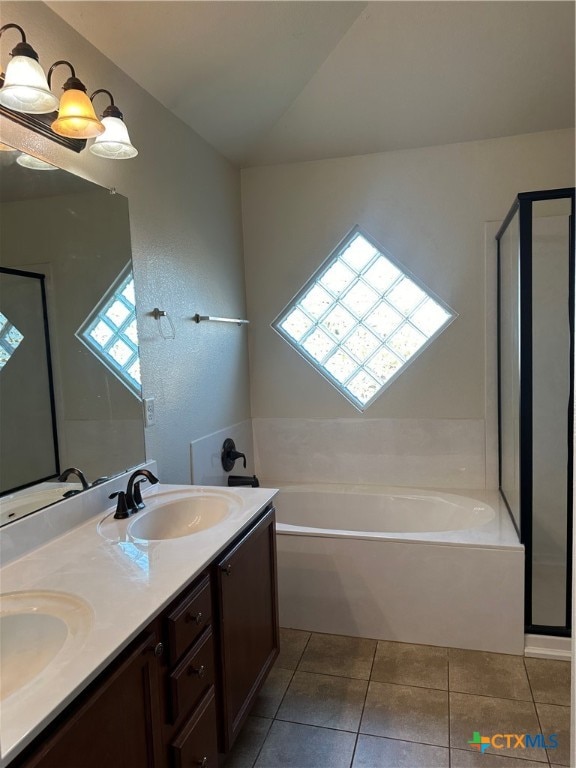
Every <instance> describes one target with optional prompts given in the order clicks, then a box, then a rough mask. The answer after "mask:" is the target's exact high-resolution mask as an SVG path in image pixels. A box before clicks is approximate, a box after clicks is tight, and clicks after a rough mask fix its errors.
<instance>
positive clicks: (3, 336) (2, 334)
mask: <svg viewBox="0 0 576 768" xmlns="http://www.w3.org/2000/svg"><path fill="white" fill-rule="evenodd" d="M22 341H24V336H22V334H21V333H20V331H19V330H18V328H16V326H15V325H12V323H11V322H10V321H9V320H8V318H7V317H6V315H4V314H3V313H2V312H0V371H1V370H2V368H4V366H5V365H6V363H7V362H8V360H10V358H11V357H12V355H13V354H14V352H15V350H16V349H17V347H18V346H19V345H20V343H21V342H22Z"/></svg>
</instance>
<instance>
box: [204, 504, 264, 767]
mask: <svg viewBox="0 0 576 768" xmlns="http://www.w3.org/2000/svg"><path fill="white" fill-rule="evenodd" d="M216 583H217V594H218V603H219V622H218V629H219V643H220V660H221V681H220V682H221V695H220V704H221V710H222V720H223V728H222V743H221V745H220V749H221V751H223V752H227V751H228V750H229V749H230V747H231V746H232V744H233V743H234V739H235V738H236V736H237V734H238V731H239V730H240V728H241V726H242V724H243V722H244V720H245V718H246V716H247V715H248V713H249V711H250V707H251V705H252V704H253V702H254V699H255V698H256V695H257V694H258V691H259V690H260V687H261V686H262V683H263V682H264V680H265V679H266V676H267V674H268V672H269V670H270V668H271V666H272V664H273V663H274V660H275V658H276V656H277V655H278V648H279V643H278V606H277V586H276V539H275V526H274V509H273V508H271V509H270V510H268V511H267V512H266V513H265V514H264V516H263V517H262V518H261V519H260V520H259V522H258V523H257V524H256V525H255V526H254V527H253V528H252V529H251V530H250V531H249V532H248V533H247V534H246V535H245V536H244V537H243V538H242V539H241V540H240V541H239V542H238V543H237V544H236V545H235V546H234V547H233V549H232V550H231V551H229V552H228V553H227V554H226V556H225V557H223V558H222V559H221V560H220V561H219V562H218V563H217V566H216Z"/></svg>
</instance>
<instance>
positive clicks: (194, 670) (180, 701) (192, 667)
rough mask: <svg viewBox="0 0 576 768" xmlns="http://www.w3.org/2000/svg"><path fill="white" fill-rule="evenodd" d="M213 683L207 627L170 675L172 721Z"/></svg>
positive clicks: (209, 634) (189, 707) (210, 648)
mask: <svg viewBox="0 0 576 768" xmlns="http://www.w3.org/2000/svg"><path fill="white" fill-rule="evenodd" d="M213 684H214V644H213V640H212V630H211V629H210V627H208V628H207V629H206V630H205V631H204V633H203V634H202V635H201V637H200V638H199V640H198V642H197V643H196V644H195V645H194V647H193V648H192V649H191V650H190V652H189V653H187V654H186V655H185V656H184V658H183V659H182V661H181V662H180V663H179V664H178V666H177V667H176V669H174V670H173V672H172V673H171V675H170V712H171V715H172V722H173V723H174V722H176V720H177V719H178V718H179V717H180V716H181V715H184V714H186V712H189V711H190V710H191V709H192V708H193V706H194V705H195V704H196V703H197V702H198V699H199V698H200V697H201V695H202V694H203V693H204V691H206V689H207V688H210V686H212V685H213Z"/></svg>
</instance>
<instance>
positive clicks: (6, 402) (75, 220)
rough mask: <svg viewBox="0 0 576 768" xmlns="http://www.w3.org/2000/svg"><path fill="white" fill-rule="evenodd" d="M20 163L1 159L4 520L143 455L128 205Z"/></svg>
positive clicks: (12, 153) (0, 465)
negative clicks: (81, 478)
mask: <svg viewBox="0 0 576 768" xmlns="http://www.w3.org/2000/svg"><path fill="white" fill-rule="evenodd" d="M19 157H21V153H20V152H19V151H18V150H7V151H2V152H0V511H2V514H0V524H2V523H5V522H8V521H10V520H12V519H15V518H16V517H18V516H20V515H17V514H9V513H8V510H9V508H10V507H12V508H15V503H13V502H14V500H20V501H21V500H22V499H23V498H24V497H26V499H27V504H26V512H29V511H31V510H32V509H34V508H41V507H43V506H46V505H47V504H50V503H53V502H54V501H57V500H59V499H60V498H61V497H62V493H63V492H65V491H66V489H67V488H68V486H65V487H64V486H62V485H60V484H58V476H59V475H60V473H61V472H62V471H63V470H64V469H65V468H67V467H78V468H79V469H81V470H82V471H83V473H84V474H85V476H86V478H87V479H88V481H89V482H94V481H95V480H97V479H99V478H102V477H109V476H111V475H114V474H117V473H119V472H122V471H124V470H125V469H127V468H129V467H132V466H134V465H135V464H138V463H140V462H142V461H144V458H145V450H144V432H143V420H142V401H141V388H140V362H139V356H138V336H137V330H136V309H135V296H134V280H133V276H132V263H131V249H130V226H129V215H128V201H127V200H126V198H124V197H122V195H119V194H113V193H112V192H111V191H110V190H108V189H105V188H102V187H99V186H97V185H96V184H93V183H91V182H88V181H86V180H84V179H81V178H79V177H77V176H74V175H73V174H70V173H68V172H66V171H64V170H61V169H56V168H54V169H52V170H39V169H34V168H27V167H24V166H22V165H20V164H19V163H18V162H17V161H18V158H19ZM69 480H70V482H72V483H76V482H77V478H76V477H74V476H72V477H70V478H69ZM16 506H18V505H17V504H16ZM20 506H22V505H21V504H20Z"/></svg>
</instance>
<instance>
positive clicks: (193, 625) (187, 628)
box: [167, 576, 212, 665]
mask: <svg viewBox="0 0 576 768" xmlns="http://www.w3.org/2000/svg"><path fill="white" fill-rule="evenodd" d="M211 621H212V596H211V594H210V581H209V579H208V576H205V577H204V578H203V579H202V580H201V582H200V583H199V584H198V585H197V586H196V587H195V589H194V590H193V591H192V592H191V593H190V594H189V595H187V596H186V597H185V598H184V599H183V600H181V601H180V602H179V603H178V604H177V605H176V606H175V607H174V608H173V609H172V610H171V611H170V613H169V614H168V618H167V624H168V641H169V642H168V646H169V647H168V660H169V664H170V665H172V664H175V663H176V662H177V661H178V659H179V658H180V656H182V654H183V653H184V652H185V651H187V650H188V648H189V647H190V645H192V643H193V642H194V641H195V640H196V638H197V637H198V636H199V635H200V633H201V632H202V631H203V630H204V629H205V628H206V627H207V626H208V625H209V624H210V622H211Z"/></svg>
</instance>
